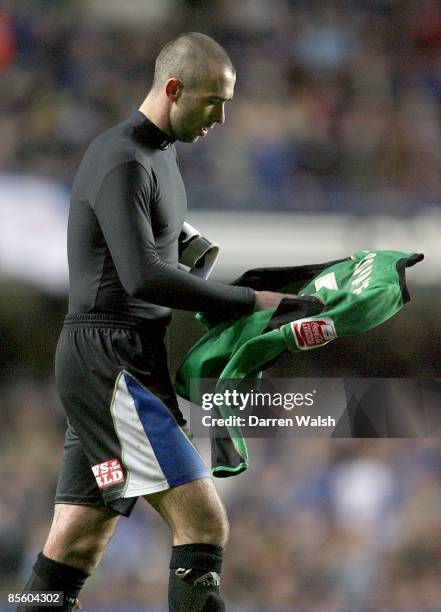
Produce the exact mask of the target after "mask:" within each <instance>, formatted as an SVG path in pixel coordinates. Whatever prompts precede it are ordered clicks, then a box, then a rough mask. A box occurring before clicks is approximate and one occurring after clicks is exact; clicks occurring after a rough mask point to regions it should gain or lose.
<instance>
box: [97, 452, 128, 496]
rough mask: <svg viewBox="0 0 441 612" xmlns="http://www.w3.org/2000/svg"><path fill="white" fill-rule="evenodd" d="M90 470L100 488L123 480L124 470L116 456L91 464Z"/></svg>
mask: <svg viewBox="0 0 441 612" xmlns="http://www.w3.org/2000/svg"><path fill="white" fill-rule="evenodd" d="M92 472H93V475H94V476H95V479H96V482H97V485H98V486H99V488H100V489H102V488H103V487H108V486H109V485H113V484H116V483H117V482H123V481H124V472H123V471H122V468H121V464H120V462H119V459H116V458H115V459H109V460H108V461H104V462H103V463H97V464H96V465H92Z"/></svg>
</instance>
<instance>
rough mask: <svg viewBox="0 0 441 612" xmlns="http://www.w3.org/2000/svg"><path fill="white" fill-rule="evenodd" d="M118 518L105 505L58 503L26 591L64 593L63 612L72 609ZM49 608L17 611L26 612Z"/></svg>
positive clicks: (24, 608)
mask: <svg viewBox="0 0 441 612" xmlns="http://www.w3.org/2000/svg"><path fill="white" fill-rule="evenodd" d="M118 518H119V515H116V513H115V512H113V511H111V510H109V509H108V508H107V507H105V506H98V507H93V506H80V505H71V504H55V511H54V518H53V522H52V526H51V528H50V532H49V536H48V539H47V542H46V544H45V546H44V549H43V552H42V553H40V555H39V556H38V559H37V562H36V564H35V565H34V570H33V572H32V574H31V576H30V578H29V580H28V582H27V583H26V585H25V587H24V590H25V591H63V594H64V600H63V612H65V611H68V612H69V611H70V610H72V609H73V606H74V604H75V600H76V598H77V596H78V593H79V592H80V590H81V588H82V587H83V585H84V583H85V581H86V579H87V577H88V576H89V575H90V574H91V573H92V572H93V571H94V569H95V568H96V566H97V565H98V563H99V561H100V559H101V557H102V555H103V553H104V549H105V547H106V545H107V543H108V542H109V540H110V538H111V537H112V534H113V532H114V530H115V527H116V523H117V522H118ZM46 609H47V608H45V607H44V606H26V607H19V608H18V610H20V611H21V610H23V611H24V612H25V611H26V612H37V611H39V610H46Z"/></svg>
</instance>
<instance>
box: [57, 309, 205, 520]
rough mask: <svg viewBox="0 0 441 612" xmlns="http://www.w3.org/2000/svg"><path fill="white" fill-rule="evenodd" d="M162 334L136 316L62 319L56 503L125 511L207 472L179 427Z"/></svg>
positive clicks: (58, 379) (179, 414)
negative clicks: (63, 428)
mask: <svg viewBox="0 0 441 612" xmlns="http://www.w3.org/2000/svg"><path fill="white" fill-rule="evenodd" d="M164 334H165V328H164V327H161V326H158V324H157V323H154V322H150V321H144V320H142V319H139V318H136V317H130V316H123V315H121V316H119V315H107V314H106V315H99V314H97V315H86V314H85V315H70V316H67V317H66V320H65V323H64V327H63V329H62V331H61V335H60V339H59V341H58V346H57V351H56V355H55V378H56V383H57V389H58V393H59V395H60V397H61V400H62V402H63V406H64V409H65V411H66V415H67V418H68V428H67V432H66V440H65V446H64V455H63V461H62V465H61V471H60V475H59V479H58V485H57V491H56V494H55V503H71V504H82V505H90V506H99V505H103V503H104V504H106V505H108V506H109V507H111V508H112V509H113V510H114V511H116V512H118V513H120V514H124V515H126V516H128V515H129V514H130V512H131V511H132V509H133V506H134V505H135V503H136V499H137V498H138V497H139V496H141V495H148V494H149V493H156V492H158V491H163V490H165V489H168V488H170V487H174V486H177V485H180V484H183V483H185V482H190V481H192V480H197V479H199V478H206V477H208V476H210V473H209V471H208V470H207V468H206V466H205V465H204V462H203V460H202V458H201V456H200V455H199V453H198V451H197V450H196V448H195V447H194V446H193V444H192V443H191V441H190V440H189V438H188V436H187V435H186V434H185V433H184V431H183V430H182V427H183V426H185V420H184V419H183V417H182V414H181V412H180V410H179V406H178V402H177V398H176V395H175V392H174V389H173V385H172V382H171V379H170V374H169V371H168V366H167V353H166V349H165V345H164Z"/></svg>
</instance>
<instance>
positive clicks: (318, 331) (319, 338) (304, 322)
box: [291, 317, 337, 351]
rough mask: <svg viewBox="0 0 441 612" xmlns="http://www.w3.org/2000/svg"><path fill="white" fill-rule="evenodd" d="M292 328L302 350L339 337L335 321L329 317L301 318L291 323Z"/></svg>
mask: <svg viewBox="0 0 441 612" xmlns="http://www.w3.org/2000/svg"><path fill="white" fill-rule="evenodd" d="M291 329H292V333H293V336H294V339H295V341H296V344H297V346H298V348H299V349H300V350H301V351H305V350H308V349H311V348H315V347H317V346H323V344H327V343H328V342H330V341H331V340H334V338H336V337H337V332H336V331H335V325H334V321H333V320H332V319H330V318H329V317H323V318H322V319H299V320H298V321H293V322H292V323H291Z"/></svg>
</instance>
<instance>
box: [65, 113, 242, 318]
mask: <svg viewBox="0 0 441 612" xmlns="http://www.w3.org/2000/svg"><path fill="white" fill-rule="evenodd" d="M186 210H187V198H186V193H185V187H184V183H183V181H182V177H181V174H180V171H179V168H178V165H177V157H176V149H175V146H174V145H173V143H172V141H171V140H170V138H169V137H168V136H167V135H166V134H165V133H164V132H162V131H161V130H160V129H159V128H157V127H156V126H155V125H154V124H153V123H152V122H151V121H149V120H148V119H147V118H146V117H145V116H144V115H143V114H142V113H141V112H139V111H136V112H135V113H133V115H132V116H131V117H129V119H127V120H126V121H125V122H123V123H121V124H119V125H117V126H115V127H113V128H111V129H109V130H107V131H105V132H104V133H102V134H101V135H100V136H98V137H97V138H95V140H94V141H93V142H92V143H91V144H90V146H89V148H88V149H87V151H86V153H85V155H84V157H83V160H82V162H81V164H80V167H79V169H78V173H77V175H76V177H75V181H74V185H73V189H72V197H71V205H70V212H69V225H68V260H69V280H70V289H69V314H77V313H91V312H107V313H123V314H130V315H135V316H138V317H143V318H145V319H152V320H157V321H161V322H163V323H168V322H169V320H170V314H171V313H170V308H179V309H182V310H203V311H207V312H219V311H223V312H224V313H225V314H227V315H231V317H238V316H241V315H243V314H246V313H248V312H251V310H252V309H253V305H254V292H253V290H252V289H249V288H246V287H232V286H229V285H224V284H222V283H217V282H212V281H205V280H202V279H199V278H197V277H195V276H193V275H190V274H189V273H187V272H185V271H182V270H179V269H177V265H178V239H179V234H180V232H181V229H182V225H183V222H184V219H185V215H186Z"/></svg>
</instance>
